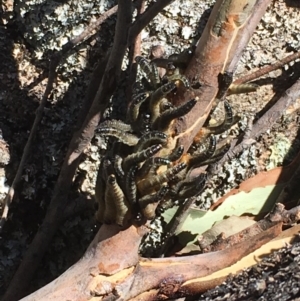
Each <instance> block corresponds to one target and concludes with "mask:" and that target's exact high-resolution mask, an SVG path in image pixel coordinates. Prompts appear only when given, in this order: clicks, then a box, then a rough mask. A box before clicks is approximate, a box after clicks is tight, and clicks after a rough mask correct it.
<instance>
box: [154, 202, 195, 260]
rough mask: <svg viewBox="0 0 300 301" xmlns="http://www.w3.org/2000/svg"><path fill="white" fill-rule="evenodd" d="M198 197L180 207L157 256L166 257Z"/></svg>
mask: <svg viewBox="0 0 300 301" xmlns="http://www.w3.org/2000/svg"><path fill="white" fill-rule="evenodd" d="M196 200H197V197H191V198H189V199H188V200H186V201H185V202H184V203H183V204H182V205H180V206H179V207H178V209H177V211H176V213H175V214H174V216H173V217H172V219H171V221H170V223H169V224H168V228H167V230H166V236H165V240H164V242H163V244H162V245H161V247H160V248H159V249H158V250H157V251H156V254H155V255H156V256H158V257H164V256H165V254H166V252H167V251H168V249H169V248H170V246H171V244H172V239H173V238H174V234H175V232H176V231H177V229H178V227H179V225H180V223H181V222H182V221H184V220H185V219H186V218H187V216H188V210H189V208H190V207H191V206H192V205H193V204H194V203H195V201H196Z"/></svg>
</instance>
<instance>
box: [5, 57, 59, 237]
mask: <svg viewBox="0 0 300 301" xmlns="http://www.w3.org/2000/svg"><path fill="white" fill-rule="evenodd" d="M57 65H58V60H57V59H55V58H53V59H52V60H51V62H50V67H49V79H48V83H47V86H46V89H45V93H44V95H43V98H42V100H41V103H40V105H39V107H38V109H37V111H36V116H35V120H34V123H33V125H32V128H31V131H30V134H29V137H28V140H27V142H26V145H25V148H24V152H23V154H22V158H21V161H20V164H19V167H18V170H17V173H16V175H15V178H14V180H13V182H12V184H11V186H10V188H9V191H8V193H7V195H6V197H5V199H4V210H3V212H2V216H1V220H0V233H1V231H2V229H3V225H4V223H5V221H6V219H7V216H8V212H9V208H10V205H11V203H12V200H13V197H14V194H15V188H16V186H17V185H18V183H19V181H20V179H21V176H22V171H23V168H24V165H25V163H26V161H27V159H28V156H29V152H30V149H31V145H32V143H33V140H34V138H35V135H36V133H37V130H38V125H39V123H40V121H41V119H42V116H43V112H44V107H45V105H46V102H47V99H48V96H49V94H50V92H51V90H52V86H53V82H54V79H55V74H56V73H55V70H56V67H57Z"/></svg>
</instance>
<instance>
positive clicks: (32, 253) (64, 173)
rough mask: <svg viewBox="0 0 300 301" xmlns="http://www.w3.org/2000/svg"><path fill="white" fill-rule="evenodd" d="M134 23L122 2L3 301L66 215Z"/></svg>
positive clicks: (25, 279) (20, 287) (23, 280)
mask: <svg viewBox="0 0 300 301" xmlns="http://www.w3.org/2000/svg"><path fill="white" fill-rule="evenodd" d="M130 24H131V0H122V1H119V13H118V17H117V24H116V34H115V38H114V44H113V47H112V50H111V53H110V57H109V60H108V62H107V65H106V69H105V73H104V75H103V78H102V81H101V85H100V88H99V90H98V92H97V94H96V97H95V99H94V102H93V104H92V107H91V109H90V111H89V113H88V115H87V117H86V120H85V121H84V122H83V126H82V128H81V129H80V130H79V131H77V132H75V133H74V136H73V138H72V140H71V142H70V145H69V149H68V152H67V155H66V158H65V161H64V163H63V166H62V169H61V172H60V174H59V178H58V180H57V183H56V186H55V188H54V193H53V197H52V200H51V203H50V205H49V208H48V211H47V214H46V216H45V219H44V221H43V224H42V226H41V227H40V229H39V231H38V233H37V234H36V236H35V238H34V240H33V241H32V243H31V245H30V247H29V249H28V251H27V253H26V254H25V257H24V259H23V261H22V263H21V265H20V266H19V269H18V270H17V272H16V274H15V276H14V278H13V280H12V281H11V283H10V286H9V288H8V290H7V292H6V294H5V296H4V298H3V300H2V301H14V300H17V299H19V298H20V296H22V294H24V290H25V289H26V288H27V287H28V284H29V282H30V281H31V279H32V277H33V275H34V273H35V271H36V269H37V267H38V265H39V263H40V261H41V259H42V258H43V255H44V253H45V252H46V250H47V248H48V245H49V243H50V241H51V239H52V237H53V235H54V234H55V232H56V230H57V228H58V226H59V225H60V223H61V222H62V221H63V220H64V218H65V209H66V206H67V204H68V198H67V194H68V191H69V188H70V186H71V184H72V181H73V175H74V173H75V170H76V168H77V166H78V164H79V159H80V155H81V153H82V151H83V150H84V149H85V147H86V145H87V143H89V141H90V140H91V139H92V137H93V135H94V130H95V128H96V126H97V125H98V122H99V120H100V117H101V111H102V109H103V108H104V107H106V105H107V102H108V101H109V98H110V96H111V95H112V93H113V91H114V88H115V86H116V83H117V80H118V78H119V75H120V72H121V64H122V60H123V57H124V54H125V50H126V47H127V30H128V28H129V26H130Z"/></svg>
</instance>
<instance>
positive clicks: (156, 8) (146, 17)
mask: <svg viewBox="0 0 300 301" xmlns="http://www.w3.org/2000/svg"><path fill="white" fill-rule="evenodd" d="M171 2H173V0H161V1H157V2H155V3H153V5H151V6H150V7H149V8H147V9H146V11H145V12H144V13H143V14H142V15H140V17H138V18H136V20H135V22H134V23H133V24H132V26H131V27H130V29H129V34H128V45H131V44H132V43H133V42H134V40H135V38H136V36H137V35H138V34H139V33H140V32H141V31H142V30H143V28H145V27H146V26H147V25H148V24H149V23H150V22H151V21H152V20H153V18H154V17H155V16H156V15H157V14H158V13H160V12H161V11H162V10H163V8H165V7H166V6H167V5H169V4H170V3H171Z"/></svg>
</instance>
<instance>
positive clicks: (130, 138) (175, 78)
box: [95, 56, 233, 226]
mask: <svg viewBox="0 0 300 301" xmlns="http://www.w3.org/2000/svg"><path fill="white" fill-rule="evenodd" d="M136 62H137V64H138V65H139V67H140V69H141V70H142V72H143V74H144V77H143V79H142V80H141V81H138V82H136V83H135V84H134V87H133V96H132V101H131V103H130V105H129V107H128V110H127V117H126V121H125V122H123V121H120V120H106V121H104V122H102V123H101V124H100V125H99V127H98V130H97V132H98V134H99V135H101V136H104V137H110V139H111V142H112V143H111V147H110V149H109V151H107V153H106V155H105V156H104V157H103V158H102V159H101V162H100V168H99V171H98V176H97V182H96V192H95V196H96V200H97V202H98V211H97V214H96V216H97V219H98V220H99V222H101V223H116V224H118V225H120V226H128V225H130V224H132V223H134V222H135V221H136V222H143V221H146V220H151V219H153V218H154V217H155V216H156V215H157V213H158V211H159V208H160V209H161V208H162V207H163V206H164V204H169V203H170V202H172V201H175V200H176V201H184V200H186V199H187V198H190V197H193V196H195V195H198V194H199V193H200V192H201V190H202V189H203V187H204V185H205V175H204V174H200V175H197V176H195V177H194V178H191V177H189V174H190V173H191V171H192V170H193V169H194V168H196V167H200V166H202V165H207V164H209V163H212V162H215V161H217V160H219V159H220V158H221V157H222V156H223V155H224V152H226V151H227V150H228V146H227V145H225V146H224V147H222V148H221V149H217V148H216V138H215V136H214V134H218V133H220V132H223V131H224V130H226V129H227V128H229V127H230V126H231V125H232V123H233V114H232V110H231V107H230V105H229V104H228V103H227V102H224V108H225V119H224V121H223V122H222V123H221V124H219V125H218V126H215V127H213V128H210V129H209V130H208V131H206V133H207V134H206V135H205V136H204V137H203V135H201V138H200V136H199V137H195V139H194V142H193V144H192V145H191V147H190V149H189V150H188V152H187V153H186V154H183V152H184V147H183V146H182V145H176V146H175V147H173V149H170V147H169V145H170V143H168V142H169V139H172V138H174V137H171V135H172V133H171V131H170V127H171V125H172V123H173V122H174V120H176V119H177V118H181V117H182V116H184V115H185V114H187V113H188V112H189V111H190V110H192V108H193V107H194V106H195V104H196V102H197V99H191V100H189V101H187V102H186V103H184V104H183V105H180V106H178V107H175V106H174V105H173V104H172V103H171V102H170V101H169V100H168V98H169V96H170V95H172V94H173V93H176V89H177V88H178V86H181V87H182V88H184V89H191V87H190V84H189V81H188V80H187V79H186V78H185V77H184V76H183V75H181V74H180V72H179V69H178V68H176V65H175V64H174V63H172V61H170V60H168V61H167V63H166V64H165V65H166V66H165V69H166V74H165V75H164V76H162V77H161V76H159V73H158V69H157V65H156V64H155V63H154V62H149V61H147V60H146V59H145V58H143V57H140V56H138V57H136Z"/></svg>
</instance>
